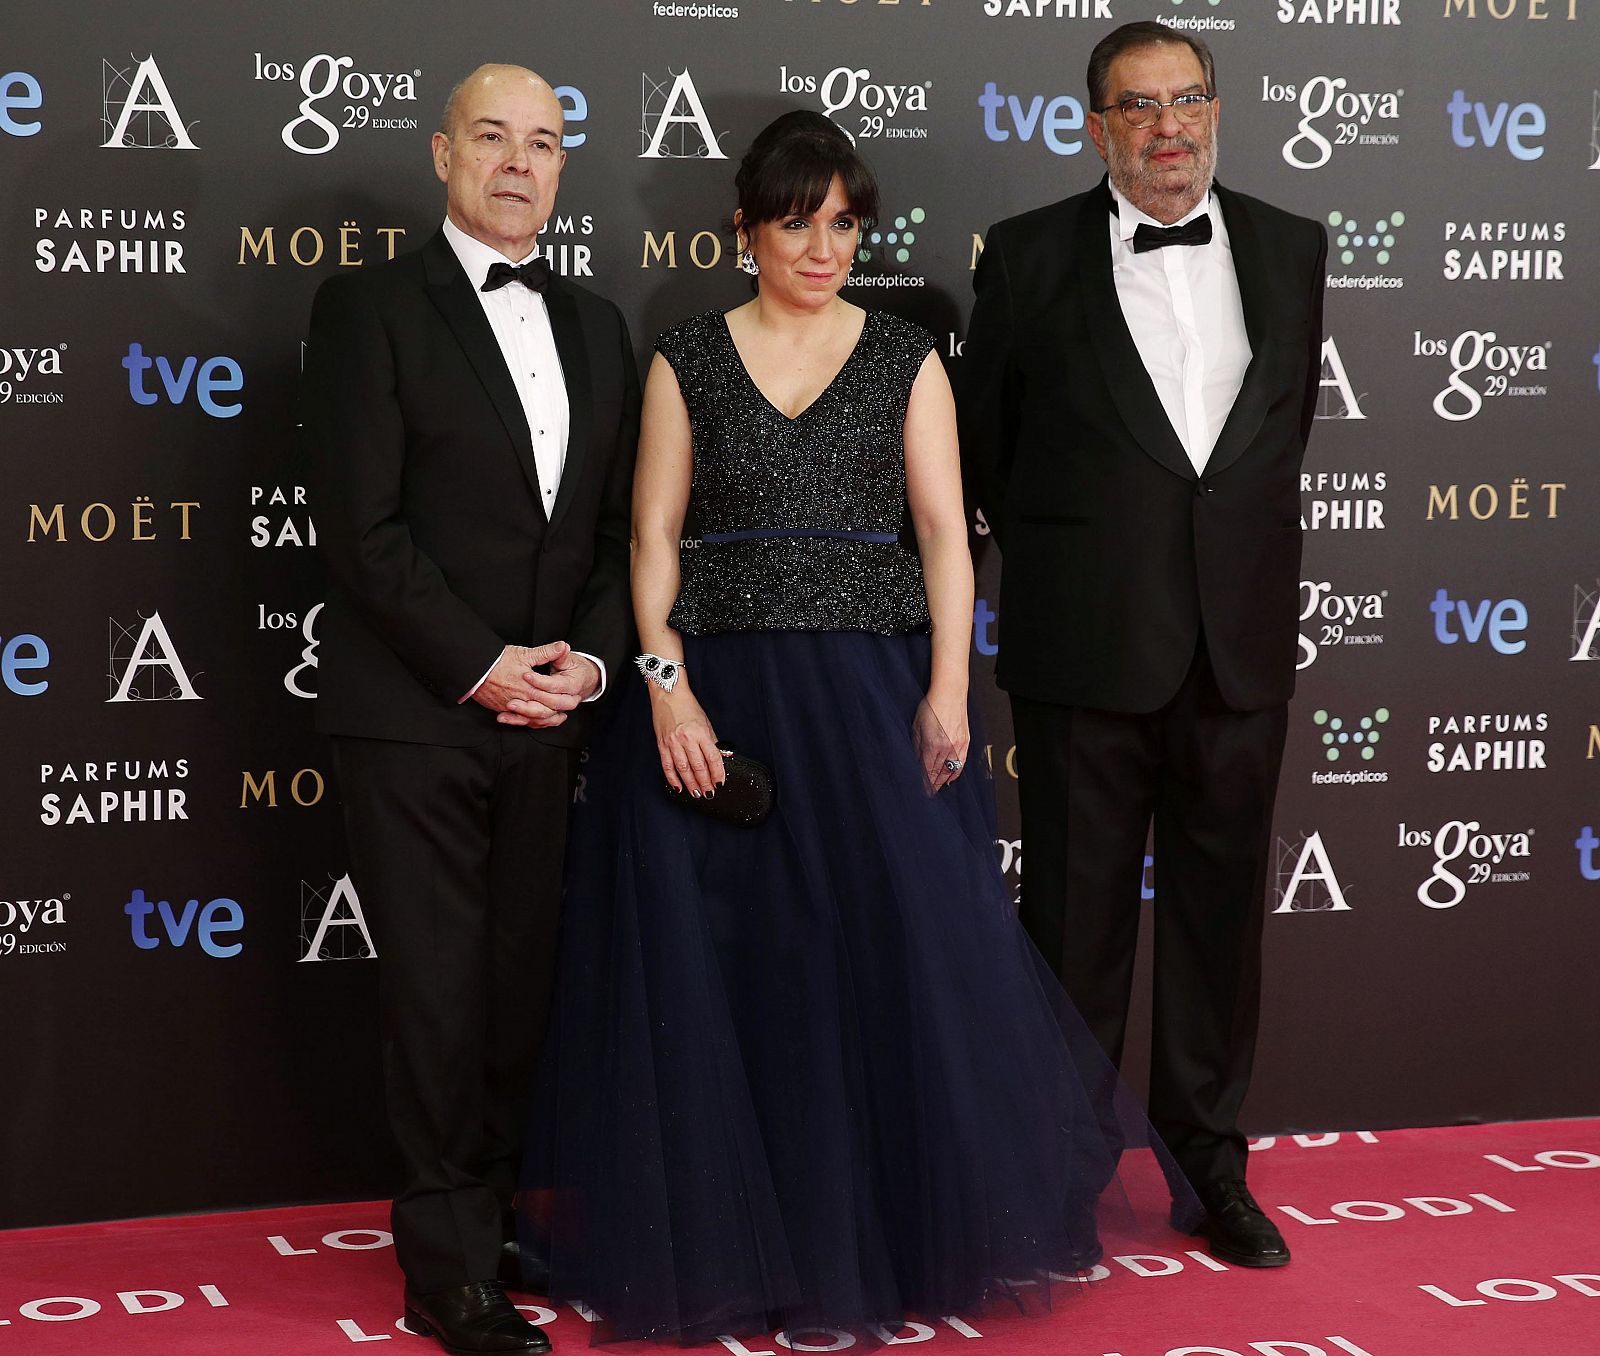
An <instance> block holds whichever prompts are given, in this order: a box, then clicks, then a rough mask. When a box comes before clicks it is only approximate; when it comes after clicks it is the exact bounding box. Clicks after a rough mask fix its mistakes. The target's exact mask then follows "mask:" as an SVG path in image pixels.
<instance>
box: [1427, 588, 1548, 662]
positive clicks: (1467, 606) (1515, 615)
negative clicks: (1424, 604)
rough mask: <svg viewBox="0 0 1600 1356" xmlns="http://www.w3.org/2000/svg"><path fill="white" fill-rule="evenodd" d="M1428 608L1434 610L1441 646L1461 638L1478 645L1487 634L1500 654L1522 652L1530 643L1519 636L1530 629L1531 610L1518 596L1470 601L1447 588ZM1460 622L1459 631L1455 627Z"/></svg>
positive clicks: (1434, 634) (1438, 639)
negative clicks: (1529, 610) (1454, 595)
mask: <svg viewBox="0 0 1600 1356" xmlns="http://www.w3.org/2000/svg"><path fill="white" fill-rule="evenodd" d="M1428 610H1429V611H1430V612H1432V613H1433V636H1434V639H1435V640H1437V641H1438V642H1439V644H1441V645H1454V644H1455V643H1456V642H1457V641H1462V640H1464V641H1466V643H1467V644H1468V645H1476V644H1477V643H1478V642H1479V641H1481V640H1482V639H1484V637H1485V636H1487V637H1488V640H1489V644H1490V645H1491V646H1492V647H1493V648H1494V650H1495V652H1496V653H1497V654H1520V653H1521V652H1522V651H1523V650H1525V649H1527V648H1528V642H1527V641H1525V640H1523V639H1521V638H1520V636H1518V633H1519V632H1522V631H1526V630H1527V629H1528V609H1527V606H1526V604H1524V603H1521V602H1519V601H1518V600H1517V599H1515V598H1502V599H1501V600H1500V601H1498V602H1495V601H1493V600H1491V599H1488V598H1484V599H1482V600H1480V601H1479V602H1476V603H1469V602H1467V600H1466V599H1465V598H1452V597H1451V596H1450V592H1449V590H1448V589H1440V590H1439V591H1438V592H1437V593H1435V594H1434V595H1433V601H1432V602H1431V603H1429V604H1428ZM1458 622H1459V623H1460V630H1459V631H1458V630H1456V629H1455V624H1456V623H1458ZM1513 636H1517V637H1518V638H1516V639H1513Z"/></svg>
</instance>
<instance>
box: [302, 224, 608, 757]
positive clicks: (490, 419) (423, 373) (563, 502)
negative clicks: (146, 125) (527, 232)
mask: <svg viewBox="0 0 1600 1356" xmlns="http://www.w3.org/2000/svg"><path fill="white" fill-rule="evenodd" d="M513 285H517V284H513ZM545 302H546V305H547V307H548V310H549V314H550V325H551V329H552V331H553V332H554V336H555V344H556V349H557V352H558V353H559V354H560V358H561V367H562V372H563V374H564V377H565V380H566V387H567V398H568V401H569V403H570V406H571V433H570V437H569V439H568V444H567V458H566V466H565V470H564V471H563V474H562V477H561V486H560V489H559V490H558V492H557V495H556V501H555V504H554V506H553V508H552V509H551V512H550V514H549V517H548V518H547V517H546V515H545V512H544V509H543V506H542V499H541V495H540V492H539V480H538V472H537V470H536V468H535V464H534V458H533V444H532V440H531V438H530V435H529V430H528V425H527V420H526V418H525V416H524V415H523V412H522V405H521V403H520V401H519V400H518V398H517V393H516V388H515V387H514V386H513V384H512V380H511V374H510V372H509V370H508V369H507V367H506V364H505V360H504V358H503V357H502V356H501V352H500V347H499V345H498V343H497V342H496V340H495V337H494V332H493V330H492V329H491V328H490V326H489V322H488V319H487V318H486V317H485V315H484V313H483V308H482V306H481V305H480V304H479V301H478V298H477V296H476V295H475V294H474V292H473V289H472V285H471V283H469V282H468V280H467V276H466V274H465V273H464V272H463V271H462V268H461V265H460V263H459V262H458V261H457V259H456V257H455V253H454V251H453V250H452V249H451V248H450V245H449V242H448V241H447V240H446V239H445V237H444V234H443V232H442V231H441V232H439V233H437V234H435V235H434V236H433V238H432V239H431V240H429V241H428V243H427V244H426V245H424V246H423V247H422V248H421V249H420V250H417V251H414V252H412V253H409V254H405V255H401V256H399V257H397V258H396V259H394V260H392V261H390V262H387V263H384V264H379V265H377V266H375V267H374V266H369V267H367V268H363V269H361V270H360V271H359V272H351V273H346V274H341V275H339V276H337V277H334V278H330V279H329V280H328V281H327V282H325V283H324V284H323V285H322V287H321V288H320V289H318V292H317V296H316V301H315V303H314V305H313V308H312V315H311V333H310V338H309V341H308V345H307V349H306V356H305V377H304V381H303V383H302V392H301V400H302V408H301V420H302V426H303V436H304V438H305V439H306V442H307V445H308V446H307V451H308V453H309V456H310V458H311V466H312V468H313V469H312V473H311V476H312V483H313V485H314V487H315V496H316V497H315V502H314V504H313V514H314V516H315V518H316V523H317V536H318V544H319V546H320V547H321V550H322V553H323V556H324V558H325V560H326V561H327V564H328V566H329V572H330V575H331V588H330V592H329V595H328V600H327V606H326V607H325V608H324V609H323V612H322V614H321V616H320V618H319V619H318V628H317V634H318V640H319V644H320V652H319V659H318V675H317V678H318V700H317V728H318V729H319V730H322V731H324V732H326V733H329V734H340V735H357V736H363V737H366V738H371V739H392V740H405V741H409V742H414V743H426V744H444V745H454V746H458V747H466V746H470V745H474V744H478V743H480V742H482V741H483V740H484V739H486V738H488V736H489V735H490V733H491V732H492V731H493V730H494V728H495V724H494V713H493V712H491V711H488V710H485V709H484V708H483V707H481V706H479V705H478V704H477V703H476V702H472V701H468V702H465V703H462V702H460V698H461V696H462V694H463V693H465V692H466V691H467V690H468V689H469V688H471V687H472V686H473V684H475V683H476V682H477V681H478V680H479V679H480V678H481V677H482V676H483V675H484V673H485V672H486V671H487V670H488V669H489V667H490V666H491V665H492V664H493V663H494V661H495V659H496V658H498V657H499V654H500V651H501V649H502V647H503V646H504V645H506V644H507V643H514V644H522V645H538V644H543V643H545V642H547V641H552V640H566V641H568V642H570V643H571V645H572V646H573V648H574V649H578V650H583V651H586V652H588V653H590V654H594V655H597V656H598V657H599V658H601V659H603V660H604V661H605V663H606V667H607V670H608V676H609V681H610V682H611V683H613V684H615V683H616V682H618V681H619V680H620V679H621V678H622V677H623V667H622V666H623V664H624V663H625V662H626V659H627V655H628V650H629V640H630V636H631V634H632V618H631V614H630V610H629V605H628V538H629V509H630V503H629V497H630V486H631V482H632V475H633V458H634V449H635V443H636V441H637V436H638V425H639V382H638V373H637V369H636V368H635V365H634V357H633V349H632V345H631V343H630V341H629V338H628V331H627V326H626V324H625V323H624V321H623V319H622V315H621V313H620V312H619V311H618V310H617V308H616V307H615V306H614V305H612V304H611V303H610V302H609V301H605V300H603V299H602V298H600V297H597V296H595V295H594V294H593V293H591V292H589V291H586V290H585V289H584V288H582V287H579V286H576V285H575V284H573V283H571V282H568V281H567V280H565V279H563V278H559V277H558V278H555V279H554V280H552V282H551V284H550V287H549V290H548V291H547V292H546V293H545ZM591 714H592V707H590V706H580V707H579V708H578V709H577V710H576V711H574V712H573V713H572V715H571V716H569V717H568V719H567V721H566V722H565V723H564V724H562V725H560V726H558V727H557V728H555V729H553V730H535V731H531V732H530V733H531V734H532V737H534V738H537V739H541V740H544V741H546V742H548V743H552V744H557V745H563V746H568V747H571V746H576V745H578V744H581V743H582V742H583V741H584V739H585V738H586V733H587V718H588V717H589V716H590V715H591Z"/></svg>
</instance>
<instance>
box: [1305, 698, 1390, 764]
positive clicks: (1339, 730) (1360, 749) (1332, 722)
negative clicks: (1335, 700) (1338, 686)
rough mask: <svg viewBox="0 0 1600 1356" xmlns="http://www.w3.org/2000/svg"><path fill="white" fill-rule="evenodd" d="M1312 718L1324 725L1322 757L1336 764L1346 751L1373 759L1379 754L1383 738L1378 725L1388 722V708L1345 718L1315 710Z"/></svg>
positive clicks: (1367, 759)
mask: <svg viewBox="0 0 1600 1356" xmlns="http://www.w3.org/2000/svg"><path fill="white" fill-rule="evenodd" d="M1311 719H1312V720H1313V721H1314V722H1315V723H1316V724H1318V725H1320V726H1322V727H1324V728H1323V733H1322V748H1323V756H1324V757H1326V758H1327V760H1328V761H1329V762H1330V763H1337V762H1338V761H1339V760H1340V759H1341V758H1343V757H1345V756H1346V755H1347V754H1348V755H1349V756H1351V757H1359V758H1360V759H1362V760H1363V761H1364V762H1371V761H1372V759H1374V758H1375V757H1377V754H1378V744H1379V741H1380V740H1381V739H1382V738H1383V736H1382V733H1381V732H1380V731H1379V729H1378V726H1380V725H1384V724H1387V723H1388V720H1389V708H1388V707H1387V706H1380V707H1379V708H1378V709H1377V710H1376V711H1374V712H1373V713H1372V714H1371V715H1370V716H1361V717H1359V718H1358V719H1355V720H1346V719H1345V718H1344V717H1343V716H1335V715H1333V714H1331V713H1330V712H1327V711H1315V712H1313V713H1312V716H1311Z"/></svg>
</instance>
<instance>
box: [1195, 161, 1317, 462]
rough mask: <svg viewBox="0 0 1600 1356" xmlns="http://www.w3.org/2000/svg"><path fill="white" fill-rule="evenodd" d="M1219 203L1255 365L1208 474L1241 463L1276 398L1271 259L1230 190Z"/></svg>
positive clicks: (1216, 190)
mask: <svg viewBox="0 0 1600 1356" xmlns="http://www.w3.org/2000/svg"><path fill="white" fill-rule="evenodd" d="M1212 191H1213V192H1214V193H1215V194H1216V195H1217V201H1218V202H1219V203H1220V204H1221V205H1222V219H1223V220H1224V221H1225V222H1227V224H1228V248H1229V249H1230V250H1231V251H1232V253H1233V272H1234V276H1235V277H1236V278H1237V279H1238V281H1239V304H1240V306H1241V307H1242V308H1243V310H1244V329H1245V334H1246V335H1247V336H1248V337H1249V340H1250V365H1249V366H1248V367H1246V368H1245V372H1244V381H1243V382H1242V383H1241V384H1240V386H1239V394H1238V395H1237V396H1236V397H1235V398H1234V401H1233V408H1232V409H1231V410H1229V411H1228V417H1227V419H1226V420H1225V421H1224V423H1223V425H1222V432H1221V433H1219V434H1218V435H1217V444H1216V446H1215V447H1214V448H1212V449H1211V457H1210V460H1209V461H1207V462H1206V473H1207V474H1208V475H1209V474H1211V473H1213V472H1216V471H1220V470H1222V469H1223V468H1224V467H1225V466H1229V465H1232V463H1234V462H1236V461H1238V459H1239V457H1240V456H1241V455H1242V454H1243V452H1244V450H1245V448H1247V447H1248V446H1250V440H1251V439H1252V438H1254V437H1255V436H1256V432H1257V430H1258V429H1260V427H1261V421H1262V420H1263V419H1264V418H1266V414H1267V408H1268V406H1269V405H1271V403H1272V392H1271V391H1269V390H1268V389H1267V380H1268V375H1267V374H1268V373H1269V372H1270V371H1271V370H1272V363H1271V362H1270V361H1269V359H1270V357H1271V353H1270V349H1271V347H1272V344H1273V342H1274V341H1273V336H1272V333H1271V331H1270V330H1269V329H1268V327H1267V316H1268V314H1269V303H1270V300H1271V298H1270V296H1269V295H1268V278H1267V265H1266V259H1265V257H1264V255H1263V253H1262V249H1261V238H1260V236H1259V235H1258V234H1257V233H1256V228H1255V223H1254V222H1253V221H1252V220H1251V219H1250V215H1249V213H1248V212H1247V211H1246V210H1245V208H1244V206H1243V204H1241V203H1240V201H1239V200H1238V199H1237V198H1236V197H1234V195H1233V194H1231V193H1229V192H1228V191H1227V189H1225V188H1221V187H1218V186H1213V189H1212ZM1317 342H1318V343H1320V342H1321V336H1320V335H1319V336H1317Z"/></svg>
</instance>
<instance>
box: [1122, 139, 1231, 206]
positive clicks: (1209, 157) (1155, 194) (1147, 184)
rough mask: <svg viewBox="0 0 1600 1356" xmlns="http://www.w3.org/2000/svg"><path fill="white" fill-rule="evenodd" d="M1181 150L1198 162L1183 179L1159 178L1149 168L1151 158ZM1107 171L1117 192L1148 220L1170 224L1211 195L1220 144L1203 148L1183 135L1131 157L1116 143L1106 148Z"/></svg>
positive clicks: (1158, 142) (1157, 142) (1147, 146)
mask: <svg viewBox="0 0 1600 1356" xmlns="http://www.w3.org/2000/svg"><path fill="white" fill-rule="evenodd" d="M1174 146H1181V147H1183V148H1184V149H1185V150H1189V151H1193V152H1194V153H1195V158H1194V161H1193V163H1192V164H1191V165H1190V168H1189V172H1188V173H1187V174H1185V175H1184V176H1183V177H1182V178H1173V177H1172V176H1170V175H1164V174H1158V173H1157V172H1156V171H1155V170H1153V169H1152V168H1151V166H1150V162H1149V159H1148V157H1149V156H1151V155H1154V154H1156V153H1157V152H1160V151H1163V150H1170V149H1171V148H1172V147H1174ZM1106 152H1107V154H1106V167H1107V169H1108V170H1109V171H1110V174H1111V182H1112V183H1113V184H1115V185H1116V186H1117V192H1119V193H1120V194H1122V196H1123V197H1124V198H1126V199H1127V200H1128V201H1129V202H1131V203H1132V204H1133V205H1134V206H1135V207H1137V208H1138V209H1139V210H1140V211H1141V212H1143V213H1145V214H1146V215H1147V216H1151V217H1154V218H1155V219H1156V220H1157V221H1160V222H1163V223H1168V224H1170V223H1171V222H1174V221H1177V220H1178V219H1179V218H1180V217H1182V216H1185V215H1187V214H1188V213H1190V212H1192V211H1193V210H1194V209H1195V208H1196V207H1198V206H1199V205H1200V203H1201V202H1202V201H1203V200H1204V198H1205V196H1206V194H1207V193H1209V192H1210V191H1211V180H1212V178H1213V177H1214V176H1215V174H1216V169H1217V143H1216V140H1215V138H1213V139H1212V141H1211V143H1210V144H1209V145H1208V146H1205V147H1202V146H1201V144H1200V143H1199V142H1197V141H1195V140H1194V138H1192V137H1189V136H1186V135H1184V134H1182V133H1180V134H1179V135H1178V136H1175V137H1172V138H1170V139H1165V140H1155V141H1148V142H1146V143H1145V145H1144V148H1143V150H1142V151H1141V152H1140V153H1139V154H1138V155H1129V154H1128V153H1127V152H1126V151H1125V150H1124V149H1123V148H1122V147H1121V146H1120V145H1118V143H1116V142H1115V141H1112V142H1109V143H1108V144H1107V147H1106Z"/></svg>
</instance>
